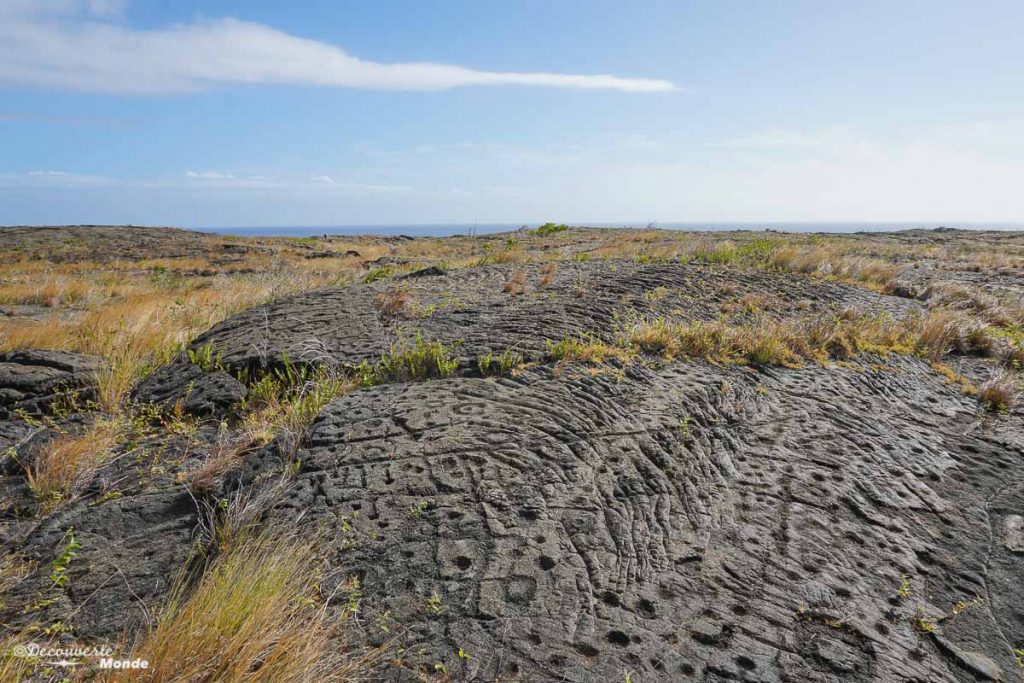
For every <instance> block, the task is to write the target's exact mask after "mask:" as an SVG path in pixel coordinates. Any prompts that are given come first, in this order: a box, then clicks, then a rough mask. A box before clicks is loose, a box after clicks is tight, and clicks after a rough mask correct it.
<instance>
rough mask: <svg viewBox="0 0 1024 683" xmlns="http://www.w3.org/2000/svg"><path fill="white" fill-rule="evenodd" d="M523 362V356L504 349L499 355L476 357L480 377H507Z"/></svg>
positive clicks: (489, 353)
mask: <svg viewBox="0 0 1024 683" xmlns="http://www.w3.org/2000/svg"><path fill="white" fill-rule="evenodd" d="M522 362H523V356H522V354H520V353H517V352H516V351H514V350H512V349H505V350H504V351H502V352H501V354H500V355H498V356H495V355H494V353H493V352H491V351H488V352H487V353H484V354H481V355H479V356H477V359H476V365H477V368H479V370H480V374H481V375H490V374H500V375H507V374H508V373H510V372H512V370H514V369H515V368H517V367H518V366H519V365H520V364H521V363H522Z"/></svg>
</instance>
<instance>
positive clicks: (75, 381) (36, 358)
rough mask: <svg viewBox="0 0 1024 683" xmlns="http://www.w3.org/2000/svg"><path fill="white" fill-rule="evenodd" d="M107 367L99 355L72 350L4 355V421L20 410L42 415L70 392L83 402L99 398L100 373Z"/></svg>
mask: <svg viewBox="0 0 1024 683" xmlns="http://www.w3.org/2000/svg"><path fill="white" fill-rule="evenodd" d="M104 367H105V361H104V360H103V359H102V358H99V357H98V356H87V355H83V354H80V353H72V352H70V351H48V350H38V349H31V350H26V351H11V352H9V353H0V419H8V418H10V417H11V416H13V414H14V411H15V410H16V409H22V410H24V411H25V412H27V413H29V414H31V415H39V414H42V413H43V412H44V411H45V410H46V409H47V408H48V407H49V406H50V405H51V404H52V403H53V401H54V400H55V399H56V398H57V397H59V396H60V395H62V394H65V393H67V392H69V391H75V392H78V396H79V398H80V399H82V400H94V399H95V398H96V373H97V372H98V371H99V370H101V369H103V368H104Z"/></svg>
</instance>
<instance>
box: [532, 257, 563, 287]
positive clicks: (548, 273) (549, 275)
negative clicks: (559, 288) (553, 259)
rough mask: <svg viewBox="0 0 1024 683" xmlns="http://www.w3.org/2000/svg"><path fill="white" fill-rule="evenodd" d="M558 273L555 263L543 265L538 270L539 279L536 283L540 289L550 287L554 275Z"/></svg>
mask: <svg viewBox="0 0 1024 683" xmlns="http://www.w3.org/2000/svg"><path fill="white" fill-rule="evenodd" d="M556 273H558V264H557V263H545V264H544V265H543V266H541V269H540V279H539V280H538V281H537V282H538V284H539V285H540V286H541V287H550V286H551V285H552V284H554V282H555V274H556Z"/></svg>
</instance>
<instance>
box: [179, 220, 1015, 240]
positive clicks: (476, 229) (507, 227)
mask: <svg viewBox="0 0 1024 683" xmlns="http://www.w3.org/2000/svg"><path fill="white" fill-rule="evenodd" d="M537 225H538V224H537V223H480V224H475V223H409V224H401V225H394V224H393V225H293V226H275V227H266V226H264V227H250V226H230V227H224V226H220V227H210V226H195V229H197V230H204V231H208V232H216V233H221V234H224V235H247V236H251V237H314V236H318V235H385V236H386V235H390V236H395V235H408V236H410V237H447V236H450V235H474V234H475V235H487V234H491V233H496V232H508V231H512V230H518V229H519V228H521V227H524V226H525V227H528V228H535V227H537ZM571 225H587V226H589V227H595V228H646V227H654V228H662V229H667V230H702V231H709V232H716V231H725V230H780V231H784V232H858V231H866V232H882V231H891V230H910V229H913V228H924V229H932V228H940V227H948V228H961V229H966V230H981V229H984V230H1024V223H770V222H768V223H585V224H583V223H580V224H576V223H572V224H571Z"/></svg>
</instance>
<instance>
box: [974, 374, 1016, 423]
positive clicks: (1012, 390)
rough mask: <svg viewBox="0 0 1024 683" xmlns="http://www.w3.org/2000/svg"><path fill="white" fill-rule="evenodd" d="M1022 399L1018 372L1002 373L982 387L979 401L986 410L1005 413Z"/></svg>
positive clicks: (979, 390) (979, 391)
mask: <svg viewBox="0 0 1024 683" xmlns="http://www.w3.org/2000/svg"><path fill="white" fill-rule="evenodd" d="M1018 398H1020V377H1019V375H1018V374H1017V373H1016V372H1012V371H1005V372H1001V373H999V374H998V375H996V376H995V377H993V378H992V379H990V380H988V381H987V382H985V383H984V384H982V385H981V388H980V389H978V399H979V400H980V401H981V404H982V405H983V406H984V407H985V409H986V410H989V411H992V412H996V413H1005V412H1007V411H1008V410H1010V408H1012V407H1013V406H1014V405H1015V404H1016V403H1017V399H1018Z"/></svg>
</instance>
